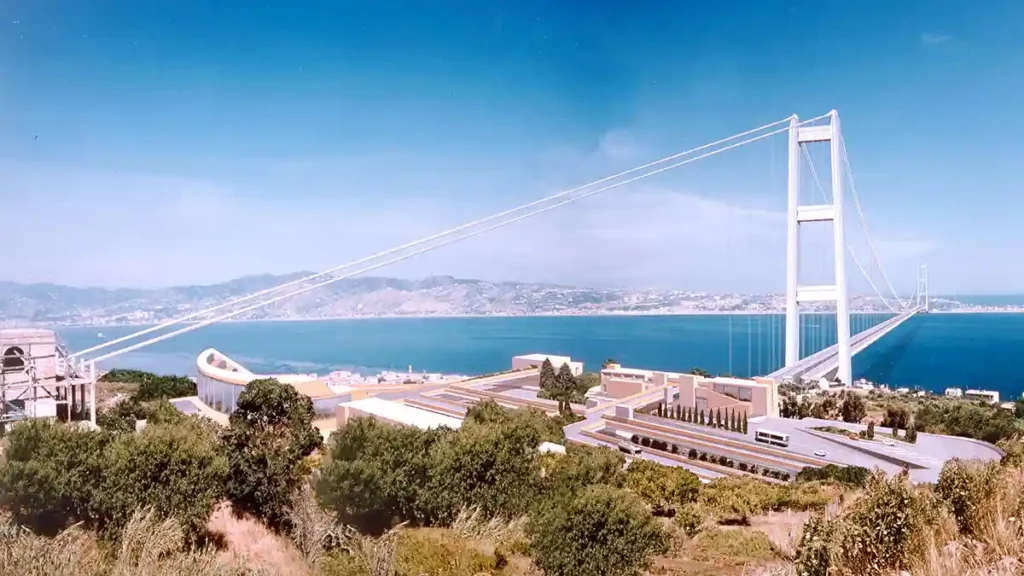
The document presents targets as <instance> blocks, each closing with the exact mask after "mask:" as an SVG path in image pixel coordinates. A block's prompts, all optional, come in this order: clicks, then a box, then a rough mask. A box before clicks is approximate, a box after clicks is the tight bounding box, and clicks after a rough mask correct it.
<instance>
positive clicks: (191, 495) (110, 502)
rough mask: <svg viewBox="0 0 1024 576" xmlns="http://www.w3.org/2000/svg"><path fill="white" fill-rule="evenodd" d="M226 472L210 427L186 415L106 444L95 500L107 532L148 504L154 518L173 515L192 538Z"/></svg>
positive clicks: (217, 496)
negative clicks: (172, 422) (175, 420)
mask: <svg viewBox="0 0 1024 576" xmlns="http://www.w3.org/2000/svg"><path fill="white" fill-rule="evenodd" d="M226 474H227V462H226V461H225V459H224V456H223V455H222V452H221V450H220V447H219V446H218V444H217V436H216V431H215V430H214V429H213V428H212V427H211V426H210V425H207V424H204V423H203V422H200V421H199V420H197V419H192V418H189V419H183V420H182V421H181V422H178V423H176V424H173V425H160V424H157V425H152V426H146V428H145V429H144V430H143V431H142V432H141V433H139V434H122V435H119V436H118V437H117V438H116V439H114V440H113V442H111V443H110V444H109V445H108V446H107V448H106V450H105V453H104V458H103V475H102V481H101V482H100V489H99V492H100V496H101V497H100V498H98V499H97V500H96V501H95V502H94V503H98V504H99V506H98V507H99V513H100V514H101V518H102V520H103V524H104V525H105V526H106V527H107V528H108V530H109V529H113V530H117V531H120V529H121V528H123V527H124V526H125V525H126V524H127V522H128V521H129V520H130V519H131V517H132V515H133V514H134V513H135V511H136V509H138V508H152V510H153V511H154V512H155V514H156V515H157V517H158V518H175V519H177V520H178V521H179V522H180V523H181V526H182V529H183V531H184V533H185V535H186V537H187V538H188V539H189V540H192V541H196V540H198V539H199V538H200V537H201V536H202V535H203V534H204V533H205V527H206V522H207V520H208V519H209V518H210V513H211V512H212V511H213V508H214V506H215V505H216V504H217V502H218V501H220V499H221V498H222V497H223V496H224V490H223V487H224V477H225V475H226ZM95 481H100V478H97V479H95Z"/></svg>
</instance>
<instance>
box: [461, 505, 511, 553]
mask: <svg viewBox="0 0 1024 576" xmlns="http://www.w3.org/2000/svg"><path fill="white" fill-rule="evenodd" d="M526 521H527V518H526V516H521V517H519V518H516V519H514V520H505V519H504V518H501V517H497V516H496V517H494V518H491V519H487V518H485V517H484V515H483V514H481V513H480V510H479V509H476V508H472V509H469V508H463V509H462V510H461V511H459V515H458V516H457V517H456V518H455V521H454V522H452V525H451V530H452V532H453V533H454V534H455V535H456V536H458V537H460V538H466V539H472V540H478V541H484V542H488V543H490V544H491V545H492V546H493V547H495V548H515V549H521V547H522V544H523V542H525V541H526V531H525V530H526Z"/></svg>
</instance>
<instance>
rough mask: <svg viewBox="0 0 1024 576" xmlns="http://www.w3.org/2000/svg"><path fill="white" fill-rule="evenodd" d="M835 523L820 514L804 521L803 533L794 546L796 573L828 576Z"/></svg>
mask: <svg viewBox="0 0 1024 576" xmlns="http://www.w3.org/2000/svg"><path fill="white" fill-rule="evenodd" d="M835 527H836V524H834V523H832V522H830V521H828V520H827V519H825V518H824V517H823V516H821V515H814V516H812V517H811V518H810V519H808V520H807V522H806V523H804V530H803V534H801V536H800V542H799V544H797V548H796V559H795V564H796V573H797V574H799V575H800V576H830V575H831V574H832V565H833V560H832V558H833V549H834V546H835V542H836V537H835Z"/></svg>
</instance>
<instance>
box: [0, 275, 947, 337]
mask: <svg viewBox="0 0 1024 576" xmlns="http://www.w3.org/2000/svg"><path fill="white" fill-rule="evenodd" d="M311 274H312V273H310V272H296V273H294V274H286V275H279V276H275V275H270V274H263V275H255V276H244V277H242V278H237V279H235V280H230V281H228V282H222V283H220V284H213V285H209V286H175V287H171V288H158V289H135V288H119V289H104V288H75V287H71V286H61V285H58V284H19V283H16V282H2V281H0V325H5V326H13V325H16V326H25V325H112V324H136V325H138V324H153V323H158V322H161V321H163V320H168V319H171V318H178V317H181V316H183V315H185V314H188V313H190V312H196V311H199V310H202V309H205V308H209V307H211V306H215V305H217V304H222V303H225V302H227V301H229V300H232V299H234V298H238V297H240V296H244V295H247V294H251V293H253V292H258V291H260V290H265V289H268V288H272V287H274V286H277V285H280V284H282V283H285V282H290V281H295V280H299V279H301V278H303V277H305V276H309V275H311ZM317 281H323V278H320V279H318V280H316V281H313V282H312V283H315V282H317ZM310 284H311V283H304V284H298V285H296V286H295V287H293V288H290V290H294V289H297V288H299V287H303V286H308V285H310ZM284 293H285V291H281V292H273V293H271V294H268V295H266V296H264V297H262V298H259V299H254V300H251V301H248V302H246V303H244V304H240V305H238V307H239V308H240V307H243V306H247V305H249V304H253V303H256V302H258V301H260V300H262V299H266V298H272V297H274V296H277V295H279V294H284ZM949 304H954V303H953V302H949ZM783 306H784V299H783V297H782V296H781V295H754V294H728V295H720V294H719V295H716V294H705V293H694V292H684V291H673V290H644V291H629V290H611V289H599V288H578V287H570V286H558V285H552V284H530V283H522V282H488V281H485V280H471V279H459V278H453V277H451V276H431V277H429V278H425V279H422V280H401V279H397V278H373V277H371V278H353V279H345V280H340V281H338V282H335V283H333V284H330V285H327V286H322V287H318V288H313V289H311V290H309V291H308V292H304V293H302V294H299V295H296V296H292V297H289V298H285V299H283V300H281V301H279V302H275V303H273V304H270V305H267V306H265V307H261V308H258V309H255V310H252V311H249V312H246V313H243V314H241V315H239V316H238V317H237V318H236V319H238V320H299V319H322V318H345V317H359V316H371V317H372V316H459V315H541V314H643V313H648V314H657V313H662V314H686V313H699V312H722V311H750V312H757V311H779V310H782V308H783ZM951 307H954V308H955V307H956V306H955V305H954V306H951ZM851 309H854V310H869V311H883V310H884V308H882V305H881V303H880V302H879V301H878V300H877V299H870V298H859V297H855V298H852V301H851ZM229 310H231V308H225V309H224V310H221V311H218V314H222V313H224V312H228V311H229ZM202 319H205V317H204V318H202Z"/></svg>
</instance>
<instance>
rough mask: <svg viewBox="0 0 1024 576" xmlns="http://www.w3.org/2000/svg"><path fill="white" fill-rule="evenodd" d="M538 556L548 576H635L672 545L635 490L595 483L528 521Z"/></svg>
mask: <svg viewBox="0 0 1024 576" xmlns="http://www.w3.org/2000/svg"><path fill="white" fill-rule="evenodd" d="M528 533H529V535H530V541H531V547H532V550H533V556H534V561H535V562H536V564H537V566H538V567H540V568H541V569H542V570H543V571H544V573H545V574H547V575H548V576H593V575H594V574H603V575H605V576H634V575H639V574H640V573H641V572H642V571H643V570H644V569H646V568H647V567H648V566H649V565H650V563H651V557H652V556H653V555H654V554H658V553H663V552H665V551H666V550H667V537H666V534H665V532H664V531H663V530H662V528H661V526H660V525H659V523H658V522H657V521H656V520H655V519H654V517H652V516H651V514H650V513H649V512H648V511H647V510H645V509H644V506H643V505H642V502H641V501H640V500H639V499H638V498H637V497H636V496H635V495H633V494H630V493H629V492H624V491H622V490H618V489H615V488H611V487H608V486H591V487H590V488H587V490H585V491H584V492H583V493H581V494H580V495H579V496H577V497H576V498H574V499H572V500H571V501H568V502H565V503H562V504H561V505H558V506H553V507H550V508H549V509H547V510H545V511H543V512H541V513H539V514H537V515H536V516H535V517H534V518H532V519H531V521H530V523H529V524H528Z"/></svg>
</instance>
